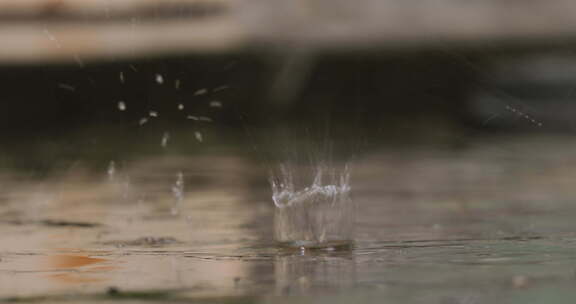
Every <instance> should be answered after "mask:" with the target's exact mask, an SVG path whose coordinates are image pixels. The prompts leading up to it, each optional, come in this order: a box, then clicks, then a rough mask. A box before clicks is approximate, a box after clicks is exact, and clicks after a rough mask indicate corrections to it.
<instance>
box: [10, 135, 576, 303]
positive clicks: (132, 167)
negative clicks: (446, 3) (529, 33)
mask: <svg viewBox="0 0 576 304" xmlns="http://www.w3.org/2000/svg"><path fill="white" fill-rule="evenodd" d="M157 144H158V145H159V144H160V141H158V143H157ZM575 152H576V144H574V141H573V137H570V136H544V135H542V136H522V135H514V136H506V137H502V136H500V137H493V138H484V139H478V140H474V141H470V142H469V143H467V144H466V145H464V146H462V147H459V148H457V149H453V148H450V149H448V148H446V147H445V146H444V147H442V146H430V145H424V146H416V147H414V146H409V147H406V146H404V147H398V146H397V145H390V146H387V145H385V144H381V145H378V147H377V148H373V149H370V150H369V151H365V152H363V153H360V154H358V155H357V156H356V158H355V160H354V162H353V167H352V168H353V169H352V177H351V186H352V198H353V200H354V201H355V203H356V204H357V207H358V208H357V209H358V210H357V211H358V212H357V217H356V234H355V235H356V236H355V245H354V248H353V249H351V250H340V251H331V250H312V251H305V252H301V251H298V250H287V249H283V248H280V247H278V246H277V245H276V244H275V243H274V240H273V214H274V208H275V207H274V204H273V203H272V201H271V198H270V195H271V191H270V187H269V185H268V184H267V179H268V176H267V172H266V170H265V169H263V168H262V166H261V165H260V159H259V158H258V157H254V155H250V154H249V153H238V151H236V150H232V149H216V150H210V149H206V151H203V150H202V151H198V152H196V153H193V154H186V153H151V154H142V155H141V156H139V157H131V158H130V160H129V161H123V160H122V159H116V160H115V161H114V162H113V163H112V162H111V161H110V160H106V161H101V162H102V164H100V167H99V168H98V169H94V167H93V166H90V165H89V164H87V163H86V162H83V161H77V162H74V163H68V164H67V165H66V166H61V167H59V168H58V169H56V170H51V171H50V173H49V174H45V175H43V176H41V177H38V176H34V175H31V174H29V172H30V171H29V170H28V171H27V170H24V169H14V168H11V169H5V170H4V172H2V176H1V179H0V187H1V189H2V190H1V195H2V196H1V197H0V199H1V204H0V231H2V233H1V234H0V302H24V303H28V302H41V303H61V302H93V303H101V302H128V303H140V302H146V303H180V302H189V301H190V302H194V301H198V302H203V303H254V302H260V303H307V302H310V303H312V302H313V303H351V302H365V303H383V302H386V303H446V304H448V303H463V304H473V303H544V302H545V303H561V302H562V303H566V302H569V301H573V300H574V299H575V298H576V294H575V293H574V285H575V284H576V274H575V271H576V253H575V252H576V232H575V230H574V227H575V225H574V221H573V217H574V216H575V215H576V204H575V203H574V201H575V199H576V188H575V187H574V185H575V184H576V174H575V173H574V169H576V158H574V154H575ZM56 167H57V166H56Z"/></svg>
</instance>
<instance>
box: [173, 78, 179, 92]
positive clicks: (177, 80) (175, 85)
mask: <svg viewBox="0 0 576 304" xmlns="http://www.w3.org/2000/svg"><path fill="white" fill-rule="evenodd" d="M174 88H175V89H176V90H180V79H176V81H175V82H174Z"/></svg>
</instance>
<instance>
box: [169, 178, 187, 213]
mask: <svg viewBox="0 0 576 304" xmlns="http://www.w3.org/2000/svg"><path fill="white" fill-rule="evenodd" d="M172 195H174V206H172V209H171V210H170V211H171V213H172V215H178V214H179V213H180V207H181V205H182V202H183V201H184V174H183V173H182V172H178V174H176V182H175V183H174V185H173V186H172Z"/></svg>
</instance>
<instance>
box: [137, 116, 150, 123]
mask: <svg viewBox="0 0 576 304" xmlns="http://www.w3.org/2000/svg"><path fill="white" fill-rule="evenodd" d="M147 122H148V118H146V117H142V118H140V121H139V122H138V124H139V125H143V124H145V123H147Z"/></svg>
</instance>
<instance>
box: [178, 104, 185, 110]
mask: <svg viewBox="0 0 576 304" xmlns="http://www.w3.org/2000/svg"><path fill="white" fill-rule="evenodd" d="M178 110H180V111H182V110H184V105H183V104H181V103H180V104H178Z"/></svg>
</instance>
